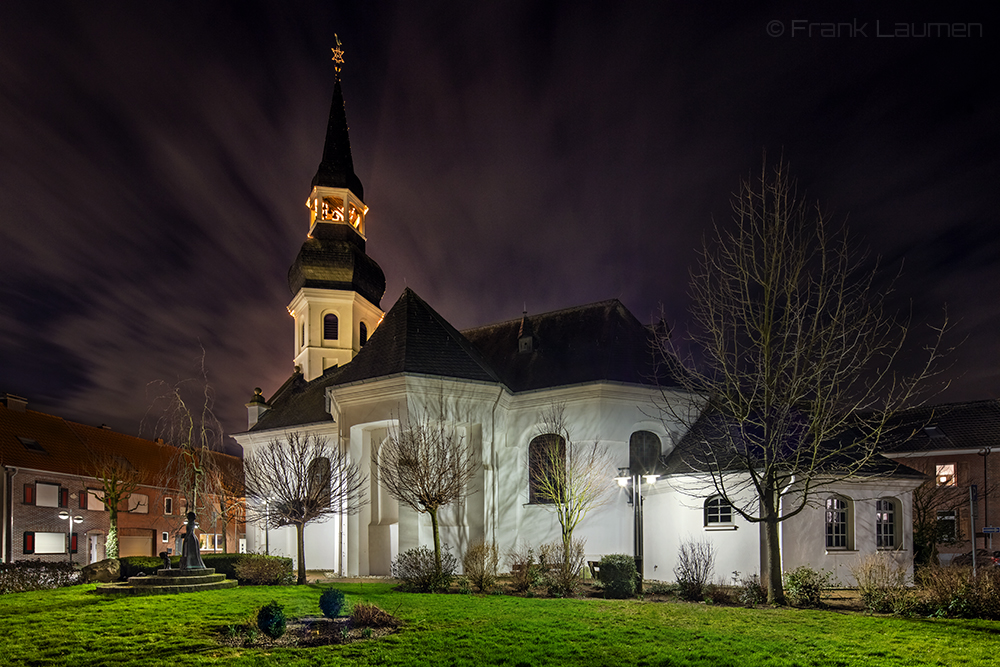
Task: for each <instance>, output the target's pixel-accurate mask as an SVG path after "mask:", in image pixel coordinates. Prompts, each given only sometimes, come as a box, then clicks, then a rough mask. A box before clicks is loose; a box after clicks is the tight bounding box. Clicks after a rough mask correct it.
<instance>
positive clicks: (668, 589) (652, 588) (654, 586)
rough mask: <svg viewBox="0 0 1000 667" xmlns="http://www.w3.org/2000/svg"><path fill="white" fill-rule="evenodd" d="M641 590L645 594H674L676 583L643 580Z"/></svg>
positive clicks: (675, 592)
mask: <svg viewBox="0 0 1000 667" xmlns="http://www.w3.org/2000/svg"><path fill="white" fill-rule="evenodd" d="M642 590H643V593H645V594H646V595H676V594H677V584H668V583H667V582H665V581H644V582H643V583H642Z"/></svg>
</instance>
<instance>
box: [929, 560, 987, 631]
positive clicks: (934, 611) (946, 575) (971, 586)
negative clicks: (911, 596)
mask: <svg viewBox="0 0 1000 667" xmlns="http://www.w3.org/2000/svg"><path fill="white" fill-rule="evenodd" d="M919 583H920V586H921V588H922V589H923V590H924V594H925V602H926V605H927V610H928V611H929V612H930V613H931V615H933V616H947V617H951V618H987V619H993V620H997V619H1000V569H997V568H983V569H980V570H978V574H977V576H976V577H973V576H972V569H971V568H965V567H928V568H924V569H923V570H921V571H920V576H919Z"/></svg>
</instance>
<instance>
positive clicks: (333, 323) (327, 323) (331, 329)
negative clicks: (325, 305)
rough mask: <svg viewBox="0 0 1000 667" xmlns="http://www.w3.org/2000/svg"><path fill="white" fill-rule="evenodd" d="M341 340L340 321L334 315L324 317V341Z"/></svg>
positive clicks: (329, 314)
mask: <svg viewBox="0 0 1000 667" xmlns="http://www.w3.org/2000/svg"><path fill="white" fill-rule="evenodd" d="M338 338H340V320H338V319H337V316H336V315H334V314H333V313H328V314H327V315H325V316H324V317H323V339H324V340H337V339H338Z"/></svg>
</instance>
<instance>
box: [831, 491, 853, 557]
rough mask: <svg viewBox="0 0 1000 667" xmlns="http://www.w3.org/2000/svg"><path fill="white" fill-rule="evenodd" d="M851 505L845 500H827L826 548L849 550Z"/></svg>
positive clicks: (834, 498) (833, 498)
mask: <svg viewBox="0 0 1000 667" xmlns="http://www.w3.org/2000/svg"><path fill="white" fill-rule="evenodd" d="M850 509H851V508H850V503H848V501H847V500H845V499H843V498H837V497H832V498H827V499H826V548H827V549H849V548H850V545H849V541H848V538H849V534H848V527H849V518H850Z"/></svg>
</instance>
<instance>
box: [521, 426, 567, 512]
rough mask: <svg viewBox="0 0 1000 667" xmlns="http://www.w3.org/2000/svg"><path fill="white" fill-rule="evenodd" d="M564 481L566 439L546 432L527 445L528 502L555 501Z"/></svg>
mask: <svg viewBox="0 0 1000 667" xmlns="http://www.w3.org/2000/svg"><path fill="white" fill-rule="evenodd" d="M565 483H566V440H564V439H563V438H562V437H561V436H558V435H555V434H552V433H548V434H545V435H540V436H538V437H537V438H535V439H534V440H532V441H531V443H530V444H529V445H528V502H529V503H545V504H549V503H555V502H559V501H560V499H561V498H562V489H563V486H564V485H565Z"/></svg>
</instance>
